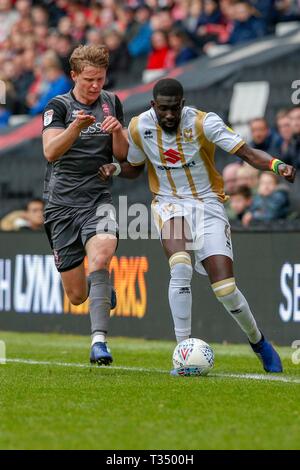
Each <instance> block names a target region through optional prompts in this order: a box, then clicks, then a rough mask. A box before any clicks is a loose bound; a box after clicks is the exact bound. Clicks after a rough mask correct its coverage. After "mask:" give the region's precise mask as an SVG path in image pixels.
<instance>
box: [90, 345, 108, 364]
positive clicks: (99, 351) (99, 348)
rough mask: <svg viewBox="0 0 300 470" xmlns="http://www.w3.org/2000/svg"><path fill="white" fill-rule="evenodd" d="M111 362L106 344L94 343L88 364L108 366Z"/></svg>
mask: <svg viewBox="0 0 300 470" xmlns="http://www.w3.org/2000/svg"><path fill="white" fill-rule="evenodd" d="M112 361H113V358H112V355H111V353H110V349H109V348H108V347H107V343H101V342H99V343H95V344H93V346H92V349H91V355H90V363H91V364H99V366H102V365H104V366H109V365H110V364H111V363H112Z"/></svg>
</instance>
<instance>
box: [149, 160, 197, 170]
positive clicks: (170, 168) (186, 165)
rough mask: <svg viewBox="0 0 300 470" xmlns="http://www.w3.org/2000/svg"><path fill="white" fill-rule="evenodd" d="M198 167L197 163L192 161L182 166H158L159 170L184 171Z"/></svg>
mask: <svg viewBox="0 0 300 470" xmlns="http://www.w3.org/2000/svg"><path fill="white" fill-rule="evenodd" d="M195 165H196V162H195V161H194V160H192V161H191V162H188V163H185V164H184V165H182V166H167V165H158V166H157V168H158V169H159V170H167V171H169V170H182V169H183V168H191V167H193V166H195Z"/></svg>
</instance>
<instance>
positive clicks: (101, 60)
mask: <svg viewBox="0 0 300 470" xmlns="http://www.w3.org/2000/svg"><path fill="white" fill-rule="evenodd" d="M108 63H109V52H108V48H107V47H106V46H104V45H100V46H95V45H93V44H92V45H89V46H78V47H76V49H74V51H73V53H72V55H71V57H70V66H71V70H73V71H74V72H76V73H81V72H82V71H83V69H84V67H86V66H87V65H91V66H92V67H99V68H105V69H107V68H108Z"/></svg>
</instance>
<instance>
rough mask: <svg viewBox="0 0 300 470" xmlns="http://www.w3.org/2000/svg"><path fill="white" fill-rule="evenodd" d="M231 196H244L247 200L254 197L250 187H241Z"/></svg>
mask: <svg viewBox="0 0 300 470" xmlns="http://www.w3.org/2000/svg"><path fill="white" fill-rule="evenodd" d="M230 196H243V197H244V198H245V199H250V198H251V197H252V191H251V188H249V187H248V186H239V187H238V188H237V189H236V190H235V191H233V192H232V193H231V195H230Z"/></svg>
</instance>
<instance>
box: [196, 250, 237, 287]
mask: <svg viewBox="0 0 300 470" xmlns="http://www.w3.org/2000/svg"><path fill="white" fill-rule="evenodd" d="M202 264H203V267H204V269H205V271H206V272H207V274H208V277H209V280H210V282H211V284H213V283H214V282H219V281H223V279H228V278H230V277H233V276H234V274H233V262H232V259H231V258H229V256H225V255H212V256H209V257H208V258H206V259H204V260H203V261H202Z"/></svg>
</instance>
